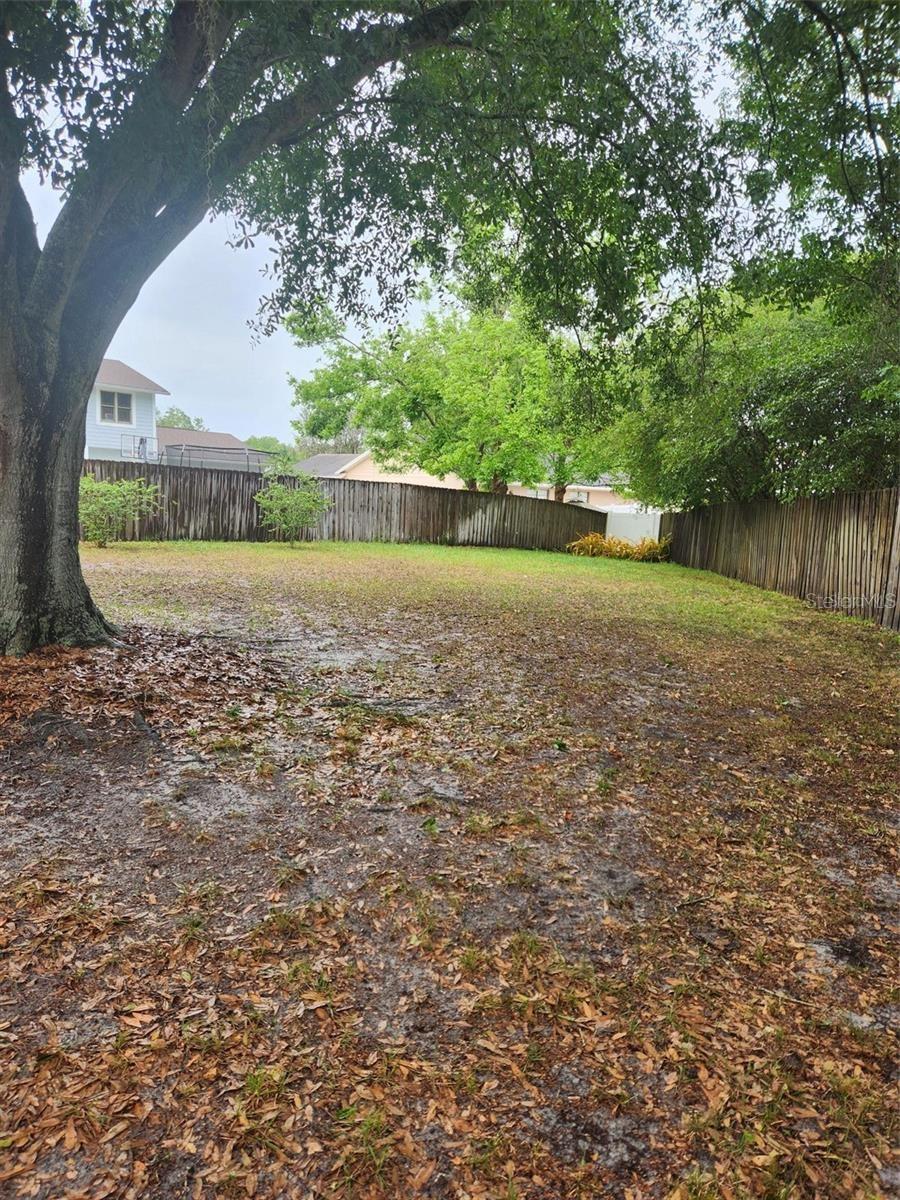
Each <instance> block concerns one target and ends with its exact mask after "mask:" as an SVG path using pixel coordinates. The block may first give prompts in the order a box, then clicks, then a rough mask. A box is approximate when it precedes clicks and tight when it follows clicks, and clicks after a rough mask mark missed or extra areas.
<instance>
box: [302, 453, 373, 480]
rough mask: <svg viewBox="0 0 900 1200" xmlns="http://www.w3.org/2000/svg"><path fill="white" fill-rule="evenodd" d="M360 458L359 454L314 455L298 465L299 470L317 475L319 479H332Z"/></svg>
mask: <svg viewBox="0 0 900 1200" xmlns="http://www.w3.org/2000/svg"><path fill="white" fill-rule="evenodd" d="M360 457H361V456H360V455H359V454H313V455H312V457H310V458H305V459H304V460H303V462H299V463H297V470H298V471H305V472H306V474H307V475H316V476H318V478H319V479H332V478H334V476H336V475H340V473H341V471H343V470H344V469H345V467H349V466H350V464H351V463H352V462H355V461H356V460H357V459H358V458H360Z"/></svg>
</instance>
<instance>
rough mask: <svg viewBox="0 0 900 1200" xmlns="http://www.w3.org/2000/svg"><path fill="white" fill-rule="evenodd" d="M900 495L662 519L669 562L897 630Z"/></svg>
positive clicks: (732, 508) (728, 508)
mask: <svg viewBox="0 0 900 1200" xmlns="http://www.w3.org/2000/svg"><path fill="white" fill-rule="evenodd" d="M898 502H900V489H898V488H883V489H881V490H880V491H873V492H853V493H846V494H838V495H835V496H827V497H824V498H822V499H818V498H809V499H804V500H795V501H794V502H793V503H791V504H779V502H778V501H777V500H758V501H755V502H753V503H750V504H712V505H710V506H709V507H708V508H696V509H693V510H691V511H690V512H679V513H664V514H663V517H662V519H661V521H660V537H665V536H670V537H671V538H672V546H671V550H670V557H671V559H672V561H673V562H677V563H681V564H682V565H683V566H686V567H698V568H701V569H704V570H708V571H716V572H717V573H718V574H720V575H728V576H729V577H730V578H732V579H741V580H743V581H744V582H745V583H754V584H756V585H757V586H758V587H763V588H768V589H770V590H771V591H775V592H784V593H785V594H786V595H788V596H797V597H799V598H800V599H801V600H805V601H806V603H807V604H810V605H812V606H813V607H815V608H821V609H831V610H834V611H838V612H844V613H846V614H847V615H848V616H854V617H864V618H866V619H867V620H870V621H875V622H876V623H877V624H879V625H882V626H884V627H885V628H887V629H896V630H900V604H898V599H900V597H898V591H900V511H898Z"/></svg>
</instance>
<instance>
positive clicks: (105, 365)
mask: <svg viewBox="0 0 900 1200" xmlns="http://www.w3.org/2000/svg"><path fill="white" fill-rule="evenodd" d="M97 384H98V386H100V387H111V388H127V389H128V390H129V391H133V392H155V393H156V395H157V396H171V394H172V393H171V392H167V391H166V389H165V388H164V387H163V386H162V384H160V383H154V382H153V380H152V379H148V378H147V376H146V375H142V374H141V373H140V371H136V370H135V369H134V367H129V365H128V364H127V363H123V362H122V361H121V360H120V359H118V358H104V360H103V362H102V363H101V364H100V370H99V372H98V374H97Z"/></svg>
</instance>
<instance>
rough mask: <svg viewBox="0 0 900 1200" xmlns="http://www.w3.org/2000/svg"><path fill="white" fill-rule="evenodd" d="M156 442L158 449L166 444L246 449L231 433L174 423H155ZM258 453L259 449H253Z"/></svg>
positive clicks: (212, 448) (220, 448) (218, 448)
mask: <svg viewBox="0 0 900 1200" xmlns="http://www.w3.org/2000/svg"><path fill="white" fill-rule="evenodd" d="M156 444H157V446H158V447H159V449H160V450H164V449H165V448H166V447H167V446H198V447H202V448H203V449H204V450H246V449H247V446H246V444H245V443H244V442H242V441H241V440H240V439H239V438H236V437H235V436H234V434H233V433H216V432H215V431H214V430H212V429H179V428H176V427H175V426H174V425H157V427H156ZM254 453H256V454H258V453H259V451H258V450H257V451H254Z"/></svg>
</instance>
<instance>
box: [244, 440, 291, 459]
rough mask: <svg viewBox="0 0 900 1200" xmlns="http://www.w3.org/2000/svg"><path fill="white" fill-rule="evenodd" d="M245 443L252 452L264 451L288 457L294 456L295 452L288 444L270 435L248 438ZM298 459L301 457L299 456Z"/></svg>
mask: <svg viewBox="0 0 900 1200" xmlns="http://www.w3.org/2000/svg"><path fill="white" fill-rule="evenodd" d="M244 441H245V442H246V444H247V445H248V446H249V447H250V449H251V450H262V451H263V453H264V454H280V455H288V454H293V453H294V451H295V447H293V446H291V445H289V444H288V443H287V442H282V441H281V440H280V438H277V437H272V436H271V435H269V434H263V435H260V436H258V437H257V436H254V437H248V438H245V439H244ZM297 457H298V458H299V457H300V456H299V454H298V455H297Z"/></svg>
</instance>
